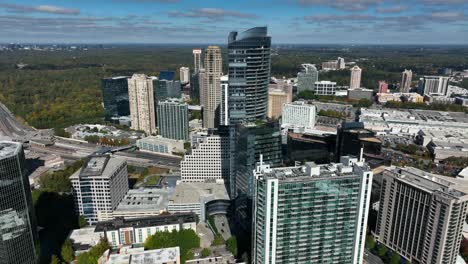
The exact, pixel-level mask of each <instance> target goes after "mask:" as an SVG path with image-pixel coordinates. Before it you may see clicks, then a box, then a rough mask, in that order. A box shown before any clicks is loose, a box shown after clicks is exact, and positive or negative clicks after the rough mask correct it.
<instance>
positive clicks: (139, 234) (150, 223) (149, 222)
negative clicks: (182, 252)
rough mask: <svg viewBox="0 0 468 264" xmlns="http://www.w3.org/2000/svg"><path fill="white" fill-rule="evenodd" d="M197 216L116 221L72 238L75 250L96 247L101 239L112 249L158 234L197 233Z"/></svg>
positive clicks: (168, 216) (81, 232)
mask: <svg viewBox="0 0 468 264" xmlns="http://www.w3.org/2000/svg"><path fill="white" fill-rule="evenodd" d="M196 228H197V216H196V215H195V214H193V213H178V214H169V215H158V216H152V217H143V218H135V219H124V218H116V219H114V220H111V221H104V222H98V223H97V224H96V226H94V227H88V228H84V229H75V230H73V231H72V232H71V233H70V235H69V238H70V240H71V241H72V243H73V247H74V248H75V249H77V248H79V249H81V250H82V251H86V250H87V249H89V248H91V247H93V246H95V245H97V244H98V243H99V241H100V239H101V238H107V240H108V241H109V243H110V244H111V246H112V247H120V246H131V245H134V244H143V243H144V242H145V240H146V239H147V238H148V237H149V236H152V235H154V234H155V233H156V232H164V231H168V232H171V231H172V230H177V231H178V230H182V229H192V230H193V231H196Z"/></svg>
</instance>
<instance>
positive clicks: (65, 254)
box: [61, 239, 75, 263]
mask: <svg viewBox="0 0 468 264" xmlns="http://www.w3.org/2000/svg"><path fill="white" fill-rule="evenodd" d="M61 255H62V259H63V260H64V261H66V262H68V263H70V262H72V261H73V260H74V259H75V252H73V246H72V242H71V240H70V239H67V240H65V242H64V243H63V245H62V250H61Z"/></svg>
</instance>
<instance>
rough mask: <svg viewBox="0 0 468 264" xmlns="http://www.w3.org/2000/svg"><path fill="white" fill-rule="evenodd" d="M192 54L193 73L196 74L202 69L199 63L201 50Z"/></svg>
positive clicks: (196, 50) (195, 50)
mask: <svg viewBox="0 0 468 264" xmlns="http://www.w3.org/2000/svg"><path fill="white" fill-rule="evenodd" d="M192 53H193V73H198V71H199V70H200V68H201V67H202V63H201V56H202V50H201V49H194V50H193V51H192Z"/></svg>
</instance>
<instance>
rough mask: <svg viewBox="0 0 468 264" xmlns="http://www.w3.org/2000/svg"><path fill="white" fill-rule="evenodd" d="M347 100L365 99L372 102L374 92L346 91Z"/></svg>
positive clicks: (363, 89)
mask: <svg viewBox="0 0 468 264" xmlns="http://www.w3.org/2000/svg"><path fill="white" fill-rule="evenodd" d="M348 98H349V99H351V100H361V99H367V100H369V101H373V98H374V90H371V89H366V88H354V89H348Z"/></svg>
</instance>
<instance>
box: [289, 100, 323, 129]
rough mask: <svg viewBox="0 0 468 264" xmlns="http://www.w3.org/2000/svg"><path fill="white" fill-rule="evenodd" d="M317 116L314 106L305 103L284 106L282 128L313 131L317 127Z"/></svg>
mask: <svg viewBox="0 0 468 264" xmlns="http://www.w3.org/2000/svg"><path fill="white" fill-rule="evenodd" d="M315 115H316V109H315V106H314V105H309V104H306V103H305V102H293V103H290V104H284V107H283V114H282V120H281V126H282V127H289V128H294V129H305V130H308V129H313V128H314V127H315Z"/></svg>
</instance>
